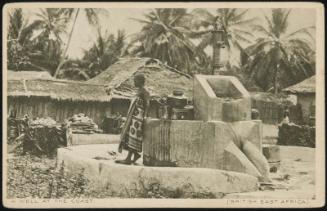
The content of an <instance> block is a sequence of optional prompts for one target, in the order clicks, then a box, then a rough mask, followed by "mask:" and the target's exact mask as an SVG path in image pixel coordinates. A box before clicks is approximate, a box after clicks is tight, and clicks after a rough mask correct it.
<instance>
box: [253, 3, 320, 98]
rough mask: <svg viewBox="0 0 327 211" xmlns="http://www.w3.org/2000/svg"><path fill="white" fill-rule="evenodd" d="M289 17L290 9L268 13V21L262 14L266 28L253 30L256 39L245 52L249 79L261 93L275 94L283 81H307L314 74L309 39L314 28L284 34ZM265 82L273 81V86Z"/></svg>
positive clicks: (260, 27) (260, 26)
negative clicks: (272, 92)
mask: <svg viewBox="0 0 327 211" xmlns="http://www.w3.org/2000/svg"><path fill="white" fill-rule="evenodd" d="M290 13H291V10H290V9H272V16H271V18H269V17H268V16H267V15H266V14H265V15H264V17H265V20H266V23H267V26H263V25H254V26H253V29H254V30H255V31H257V32H258V33H260V36H259V37H258V38H257V39H256V42H255V44H254V45H252V46H250V47H249V48H248V52H249V54H250V59H249V62H248V65H247V70H248V72H249V73H250V78H253V79H255V81H256V82H257V83H258V84H259V86H261V87H262V88H264V89H265V90H268V89H270V88H271V87H273V88H274V91H275V93H277V92H278V89H279V88H280V85H281V82H282V81H283V80H284V81H285V80H289V79H295V80H297V79H299V76H300V75H302V76H304V77H308V76H310V75H312V74H313V72H314V71H313V69H314V68H312V63H313V62H312V61H313V59H312V58H314V57H313V55H314V51H313V49H312V47H311V45H310V39H312V38H313V37H312V35H311V33H310V29H314V26H311V27H304V28H300V29H298V30H296V31H294V32H291V33H287V29H288V26H289V15H290ZM310 66H311V67H310ZM310 69H311V71H310ZM308 70H309V71H308ZM269 81H273V85H272V84H271V83H269ZM285 83H287V81H286V82H285Z"/></svg>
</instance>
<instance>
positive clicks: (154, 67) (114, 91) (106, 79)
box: [87, 58, 193, 117]
mask: <svg viewBox="0 0 327 211" xmlns="http://www.w3.org/2000/svg"><path fill="white" fill-rule="evenodd" d="M138 73H142V74H144V75H145V78H146V84H145V87H146V89H147V90H148V91H149V92H150V95H151V106H150V116H151V117H156V108H157V103H156V99H158V98H160V97H163V96H167V95H169V94H171V93H172V92H173V90H182V91H183V92H184V94H185V96H187V97H188V98H189V99H192V96H193V79H192V77H191V76H190V75H187V74H184V73H182V72H180V71H178V70H176V69H174V68H172V67H169V66H167V65H165V64H163V63H162V62H160V61H159V60H156V59H151V58H121V59H120V60H119V61H117V62H116V63H115V64H113V65H111V66H110V67H109V68H108V69H107V70H105V71H103V72H102V73H100V74H99V75H98V76H96V77H94V78H92V79H90V80H88V81H87V82H88V83H92V84H103V85H105V86H106V88H107V90H111V91H110V93H111V95H112V96H113V97H112V99H113V100H112V110H113V111H116V110H118V109H117V108H120V107H121V105H123V104H124V102H123V99H125V98H131V97H134V96H135V94H136V90H135V88H134V81H133V78H134V75H135V74H138ZM124 108H126V107H124ZM120 110H122V108H121V109H120ZM127 111H128V108H126V110H124V111H123V112H122V114H123V116H125V115H126V113H127Z"/></svg>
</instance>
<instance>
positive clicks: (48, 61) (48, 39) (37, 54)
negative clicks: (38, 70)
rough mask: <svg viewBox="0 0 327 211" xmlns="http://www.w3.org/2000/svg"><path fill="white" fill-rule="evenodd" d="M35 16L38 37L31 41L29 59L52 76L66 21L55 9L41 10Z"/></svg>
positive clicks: (57, 61) (58, 56)
mask: <svg viewBox="0 0 327 211" xmlns="http://www.w3.org/2000/svg"><path fill="white" fill-rule="evenodd" d="M36 15H37V17H38V18H37V19H36V20H35V21H34V24H35V25H36V26H37V28H36V32H38V35H37V36H36V37H35V38H34V39H32V45H33V52H32V54H31V58H32V59H33V63H35V64H36V65H39V66H41V67H44V68H47V69H49V71H50V73H51V74H52V75H53V73H54V70H55V68H56V67H57V65H58V64H59V59H60V55H61V53H62V39H61V35H62V34H65V33H66V26H67V19H66V18H65V17H63V16H62V14H61V13H60V9H55V8H47V9H41V10H40V12H39V13H37V14H36Z"/></svg>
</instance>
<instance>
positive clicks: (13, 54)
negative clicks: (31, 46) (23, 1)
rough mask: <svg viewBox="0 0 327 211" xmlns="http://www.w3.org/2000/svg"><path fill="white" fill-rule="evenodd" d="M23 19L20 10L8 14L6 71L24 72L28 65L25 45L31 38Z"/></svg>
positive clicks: (30, 26)
mask: <svg viewBox="0 0 327 211" xmlns="http://www.w3.org/2000/svg"><path fill="white" fill-rule="evenodd" d="M32 26H33V25H28V24H27V20H26V19H24V17H23V11H22V9H15V10H14V11H13V12H12V13H10V14H9V27H8V42H7V44H8V51H7V52H8V55H7V56H8V69H10V70H15V71H19V70H24V69H26V68H27V66H28V65H29V64H30V59H29V57H28V56H27V43H26V42H28V40H29V38H30V37H31V35H32V33H31V28H33V27H32Z"/></svg>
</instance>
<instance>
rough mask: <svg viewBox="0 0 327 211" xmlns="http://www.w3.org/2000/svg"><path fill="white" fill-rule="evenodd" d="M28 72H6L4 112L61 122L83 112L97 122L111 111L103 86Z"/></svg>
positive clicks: (109, 97)
mask: <svg viewBox="0 0 327 211" xmlns="http://www.w3.org/2000/svg"><path fill="white" fill-rule="evenodd" d="M25 74H26V77H25V76H24V75H25ZM17 75H19V77H16V76H17ZM32 75H33V74H32V73H30V72H26V73H25V72H20V73H19V74H16V73H13V72H11V71H8V77H7V99H8V111H15V113H16V116H17V117H23V116H24V115H25V114H27V115H29V116H30V117H31V118H35V117H51V118H53V119H54V120H56V121H57V122H64V120H65V119H67V118H69V117H71V116H73V115H74V114H79V113H84V114H86V115H87V116H89V117H90V118H91V119H93V120H94V122H95V123H97V124H100V123H101V121H102V119H103V117H104V115H106V114H110V113H111V104H110V101H111V96H109V95H108V94H107V93H106V91H105V87H104V86H103V85H97V84H89V83H85V82H76V81H67V80H56V79H53V78H42V77H39V76H36V77H33V76H32ZM37 77H39V78H37Z"/></svg>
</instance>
